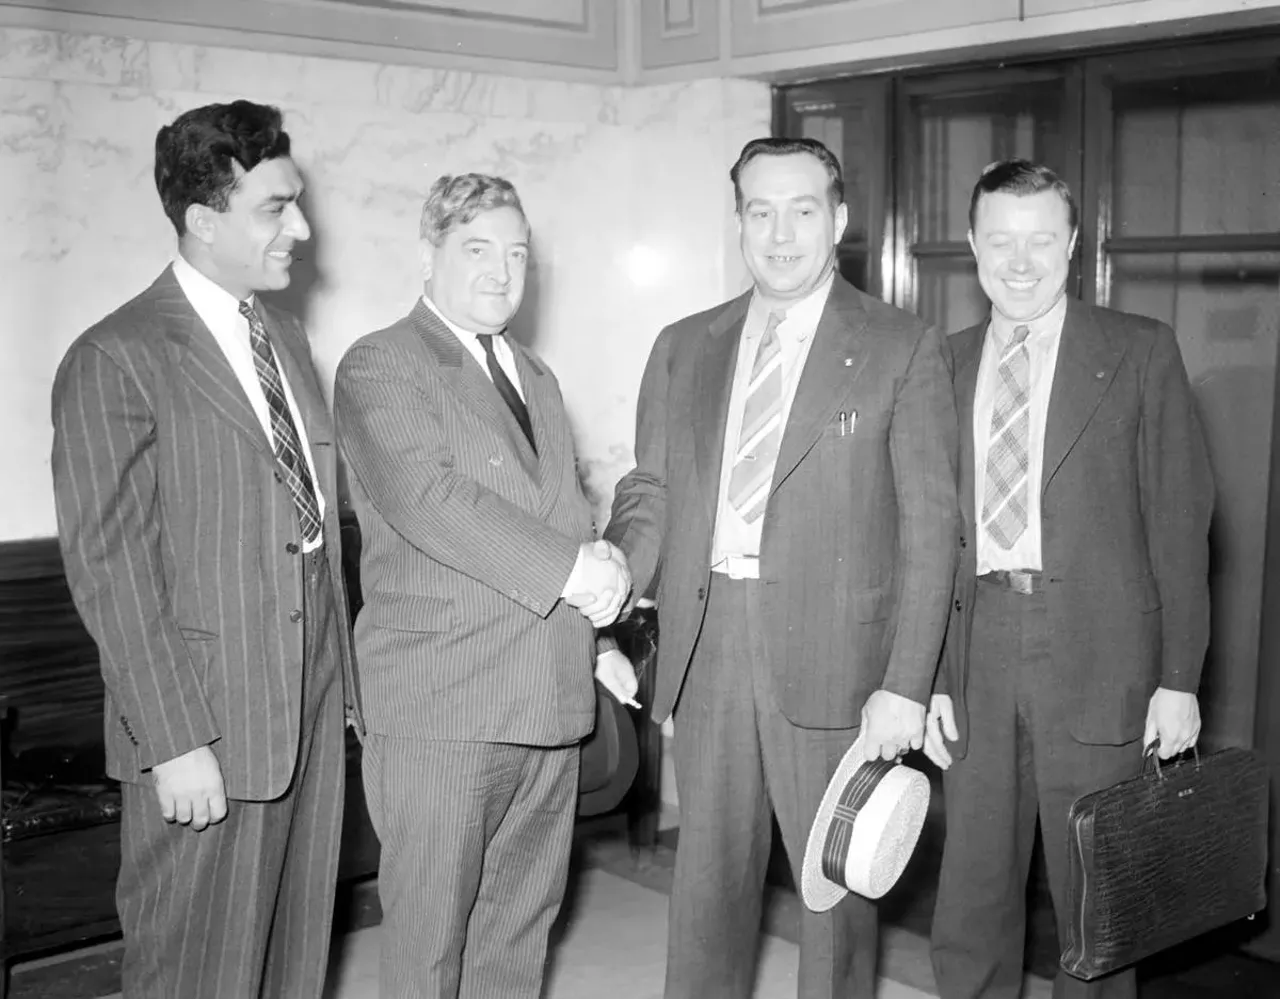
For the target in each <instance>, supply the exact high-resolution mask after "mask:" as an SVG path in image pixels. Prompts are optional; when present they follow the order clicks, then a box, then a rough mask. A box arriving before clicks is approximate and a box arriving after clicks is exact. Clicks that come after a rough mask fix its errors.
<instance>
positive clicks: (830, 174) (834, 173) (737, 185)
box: [729, 137, 844, 212]
mask: <svg viewBox="0 0 1280 999" xmlns="http://www.w3.org/2000/svg"><path fill="white" fill-rule="evenodd" d="M796 153H808V154H809V155H810V156H814V157H817V159H818V162H820V163H821V164H822V165H823V166H824V167H825V168H826V170H827V178H828V183H827V198H828V199H829V200H830V202H831V207H832V208H835V207H836V206H837V205H839V204H840V203H841V202H843V201H844V174H843V173H842V172H841V171H840V161H839V160H837V159H836V158H835V155H834V154H833V153H832V152H831V150H830V149H828V148H827V147H826V146H824V145H823V144H822V143H821V142H819V141H818V140H817V139H775V138H772V137H770V138H764V139H752V140H751V141H750V142H748V143H747V144H746V145H745V146H743V147H742V152H741V153H739V154H738V162H736V163H735V164H734V165H733V166H732V167H731V168H730V169H729V179H730V180H731V181H733V204H734V207H735V208H736V210H737V211H739V212H741V211H742V184H741V179H742V171H743V170H745V169H746V166H747V164H748V163H750V162H751V161H752V160H754V159H757V158H759V157H761V156H794V155H795V154H796Z"/></svg>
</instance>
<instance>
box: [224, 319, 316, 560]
mask: <svg viewBox="0 0 1280 999" xmlns="http://www.w3.org/2000/svg"><path fill="white" fill-rule="evenodd" d="M240 315H242V316H244V317H245V319H247V320H248V321H249V344H250V346H252V347H253V367H254V370H255V371H257V373H258V381H259V382H260V383H261V384H262V392H263V395H265V396H266V397H267V410H268V412H269V414H270V417H271V444H272V448H273V449H274V451H275V455H276V464H277V465H278V466H279V467H280V473H281V475H282V476H283V477H284V484H285V485H286V486H287V487H288V488H289V494H290V495H291V496H292V497H293V505H294V507H295V508H296V509H297V511H298V524H299V526H300V527H301V528H302V538H303V541H304V542H306V543H307V544H310V543H311V542H312V541H314V540H315V539H316V538H317V537H319V536H320V506H319V504H318V503H317V502H316V493H315V486H314V485H313V483H312V481H311V471H310V469H308V468H307V460H306V458H304V457H303V455H302V444H301V442H300V441H299V439H298V428H297V427H295V426H294V423H293V414H292V413H290V412H289V402H288V400H287V399H286V398H285V394H284V380H283V379H282V378H281V377H280V369H279V368H278V367H276V356H275V353H274V351H272V349H271V341H270V339H268V337H267V328H266V327H265V326H264V325H263V324H262V319H261V318H260V317H259V316H258V313H257V312H255V311H254V308H253V306H252V305H250V304H249V303H248V302H241V303H240Z"/></svg>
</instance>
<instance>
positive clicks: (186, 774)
mask: <svg viewBox="0 0 1280 999" xmlns="http://www.w3.org/2000/svg"><path fill="white" fill-rule="evenodd" d="M151 775H152V777H153V778H154V780H155V783H156V797H157V798H159V799H160V814H161V815H163V816H164V820H165V821H166V822H178V823H180V824H182V825H184V826H187V825H189V826H191V828H192V829H194V830H196V831H197V832H199V831H200V830H201V829H204V828H206V827H207V826H210V825H216V824H217V823H219V822H221V821H222V820H223V819H225V818H226V817H227V795H226V792H225V791H224V790H223V787H222V768H221V767H220V766H218V758H217V757H216V756H214V755H213V750H212V749H210V748H209V747H208V746H201V747H200V748H199V749H193V750H191V752H189V753H183V754H182V755H181V756H176V757H174V758H173V759H172V760H166V761H165V762H164V763H157V764H156V765H155V766H154V767H152V768H151Z"/></svg>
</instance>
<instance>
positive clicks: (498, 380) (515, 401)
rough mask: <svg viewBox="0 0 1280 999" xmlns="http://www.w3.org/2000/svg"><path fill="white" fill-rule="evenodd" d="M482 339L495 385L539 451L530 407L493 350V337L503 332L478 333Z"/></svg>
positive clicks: (478, 336)
mask: <svg viewBox="0 0 1280 999" xmlns="http://www.w3.org/2000/svg"><path fill="white" fill-rule="evenodd" d="M476 336H477V338H478V339H479V340H480V346H481V347H483V348H484V360H485V363H486V364H487V365H488V366H489V377H490V378H492V379H493V387H494V388H496V389H497V390H498V395H500V396H502V401H503V402H505V403H506V404H507V408H508V409H509V410H511V415H512V416H514V417H515V418H516V422H517V423H518V424H520V429H521V430H523V431H524V435H525V437H527V438H528V439H529V446H530V447H531V448H533V453H534V454H537V453H538V445H537V444H535V443H534V441H533V423H532V422H531V421H530V419H529V409H528V407H526V406H525V404H524V400H523V399H521V398H520V393H519V392H517V391H516V387H515V386H514V385H512V384H511V379H510V378H508V377H507V373H506V372H505V371H503V370H502V365H501V364H499V363H498V357H497V355H496V354H494V352H493V338H494V337H495V336H502V334H501V333H477V334H476Z"/></svg>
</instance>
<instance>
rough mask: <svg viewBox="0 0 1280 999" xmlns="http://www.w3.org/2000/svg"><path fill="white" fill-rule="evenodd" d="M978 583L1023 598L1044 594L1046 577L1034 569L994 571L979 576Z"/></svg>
mask: <svg viewBox="0 0 1280 999" xmlns="http://www.w3.org/2000/svg"><path fill="white" fill-rule="evenodd" d="M978 582H980V583H988V584H990V585H992V586H999V587H1000V588H1001V589H1005V590H1009V591H1011V592H1013V593H1020V594H1022V595H1023V596H1030V595H1031V594H1033V593H1043V592H1044V576H1043V574H1042V573H1040V572H1039V571H1037V570H1034V569H992V570H991V571H990V572H984V573H983V574H982V575H981V576H979V577H978Z"/></svg>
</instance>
